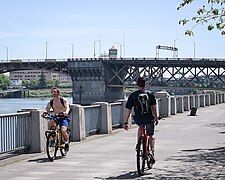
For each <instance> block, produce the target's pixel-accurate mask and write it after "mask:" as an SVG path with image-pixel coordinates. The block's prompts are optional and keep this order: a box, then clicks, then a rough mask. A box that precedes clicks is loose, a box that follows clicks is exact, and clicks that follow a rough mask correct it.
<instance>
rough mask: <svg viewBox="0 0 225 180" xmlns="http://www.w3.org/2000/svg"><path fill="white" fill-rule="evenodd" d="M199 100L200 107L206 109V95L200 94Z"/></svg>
mask: <svg viewBox="0 0 225 180" xmlns="http://www.w3.org/2000/svg"><path fill="white" fill-rule="evenodd" d="M199 99H200V107H205V94H200V95H199Z"/></svg>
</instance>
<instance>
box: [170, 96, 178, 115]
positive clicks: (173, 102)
mask: <svg viewBox="0 0 225 180" xmlns="http://www.w3.org/2000/svg"><path fill="white" fill-rule="evenodd" d="M170 100H171V115H176V114H177V101H176V97H175V96H171V97H170Z"/></svg>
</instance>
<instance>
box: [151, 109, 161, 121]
mask: <svg viewBox="0 0 225 180" xmlns="http://www.w3.org/2000/svg"><path fill="white" fill-rule="evenodd" d="M151 109H152V115H153V116H154V123H155V125H157V124H158V123H159V121H158V115H157V110H156V105H152V106H151Z"/></svg>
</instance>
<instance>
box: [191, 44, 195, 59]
mask: <svg viewBox="0 0 225 180" xmlns="http://www.w3.org/2000/svg"><path fill="white" fill-rule="evenodd" d="M192 42H193V45H194V49H193V50H194V59H195V42H194V41H192Z"/></svg>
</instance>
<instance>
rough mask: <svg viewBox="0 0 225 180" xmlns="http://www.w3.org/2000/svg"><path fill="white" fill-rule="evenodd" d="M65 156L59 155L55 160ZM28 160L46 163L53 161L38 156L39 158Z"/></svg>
mask: <svg viewBox="0 0 225 180" xmlns="http://www.w3.org/2000/svg"><path fill="white" fill-rule="evenodd" d="M62 158H63V157H61V156H59V157H56V158H55V161H56V160H59V159H62ZM28 162H37V163H46V162H51V161H49V159H48V158H38V159H31V160H29V161H28Z"/></svg>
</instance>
